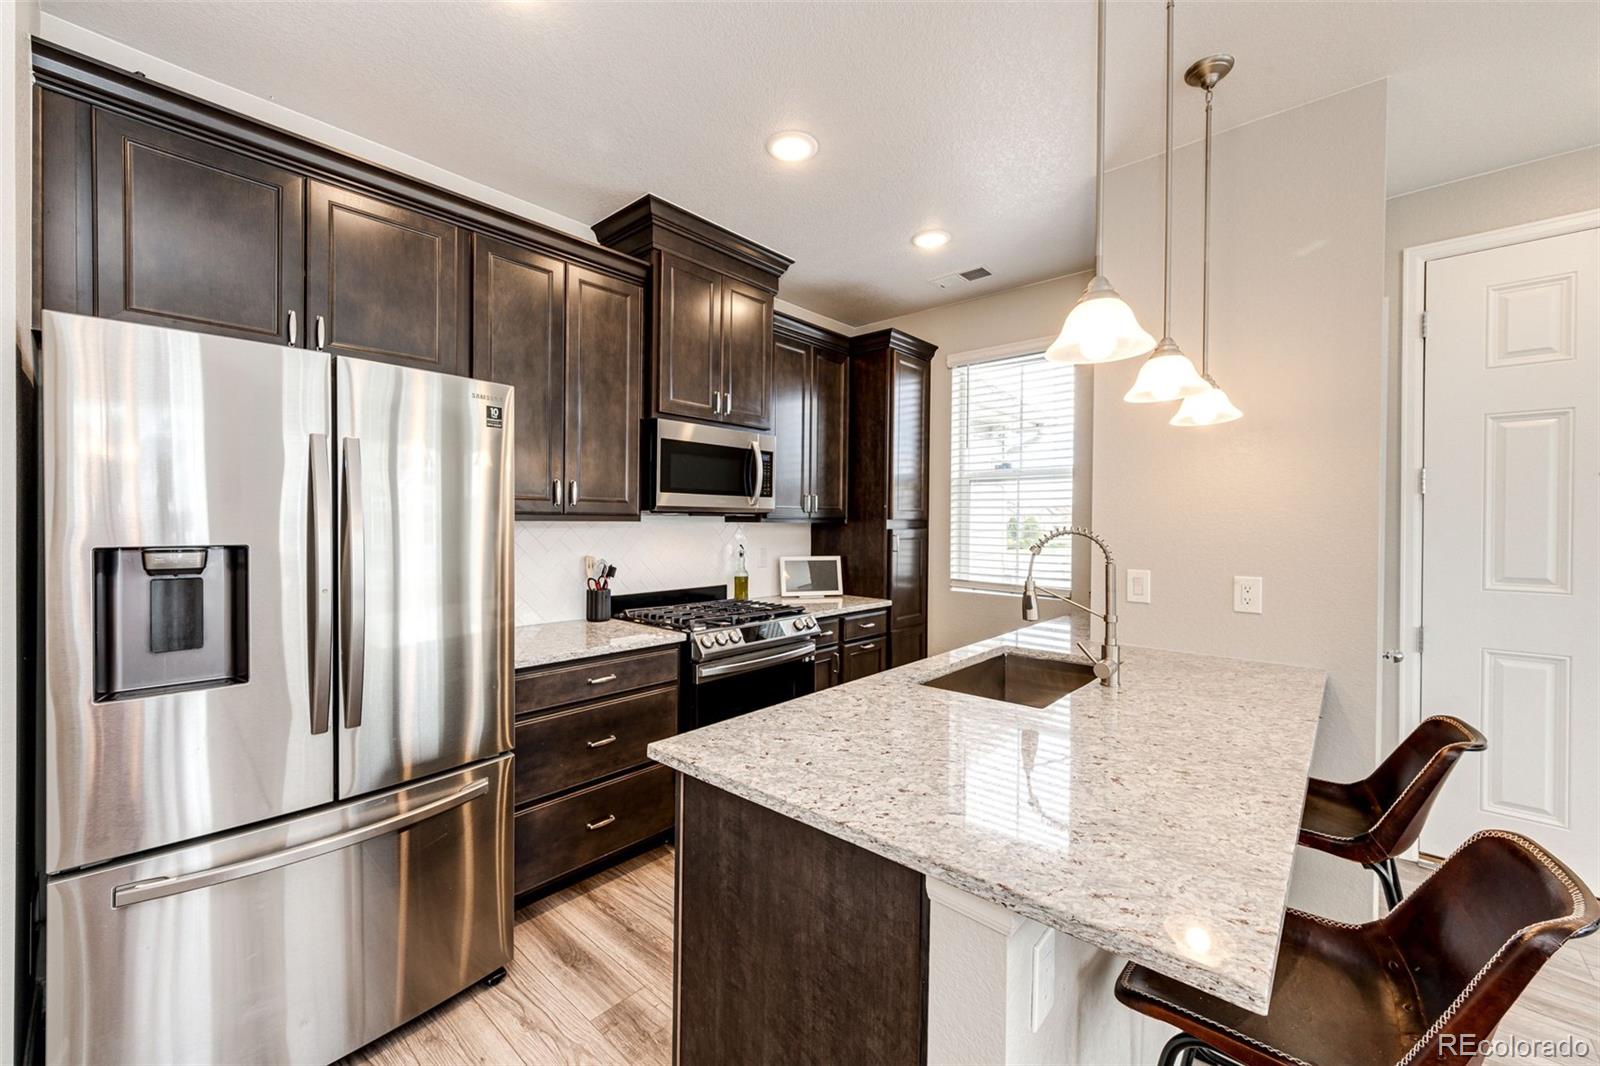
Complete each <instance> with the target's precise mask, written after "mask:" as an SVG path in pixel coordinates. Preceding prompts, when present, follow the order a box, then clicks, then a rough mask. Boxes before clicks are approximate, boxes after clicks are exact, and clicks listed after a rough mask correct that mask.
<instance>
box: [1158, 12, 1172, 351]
mask: <svg viewBox="0 0 1600 1066" xmlns="http://www.w3.org/2000/svg"><path fill="white" fill-rule="evenodd" d="M1173 3H1174V0H1167V71H1166V74H1167V82H1166V85H1167V96H1166V109H1167V150H1166V152H1165V153H1163V155H1162V156H1161V175H1162V181H1163V182H1164V183H1165V185H1166V201H1167V202H1166V212H1167V215H1166V241H1165V247H1166V251H1165V253H1164V254H1165V257H1166V263H1165V268H1166V284H1165V285H1164V286H1163V287H1162V288H1163V291H1162V294H1161V339H1162V340H1163V341H1170V340H1172V8H1173Z"/></svg>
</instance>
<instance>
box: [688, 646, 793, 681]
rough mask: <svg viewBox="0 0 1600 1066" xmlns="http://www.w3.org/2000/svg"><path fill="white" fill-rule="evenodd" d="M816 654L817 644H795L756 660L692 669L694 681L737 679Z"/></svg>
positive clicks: (713, 664) (742, 660) (715, 664)
mask: <svg viewBox="0 0 1600 1066" xmlns="http://www.w3.org/2000/svg"><path fill="white" fill-rule="evenodd" d="M816 654H817V642H816V641H814V640H808V641H806V642H805V643H804V644H797V645H796V646H794V647H793V648H789V649H786V650H784V651H780V652H774V653H773V654H771V655H763V656H761V657H760V658H756V659H740V660H738V661H736V662H731V663H711V664H709V665H707V666H696V667H695V668H694V679H695V681H697V682H698V681H714V680H716V679H717V678H719V677H737V676H738V675H739V674H748V673H750V672H751V671H752V670H761V669H764V668H766V667H768V666H778V665H781V664H782V663H792V662H794V661H796V660H797V659H805V658H809V657H812V656H815V655H816Z"/></svg>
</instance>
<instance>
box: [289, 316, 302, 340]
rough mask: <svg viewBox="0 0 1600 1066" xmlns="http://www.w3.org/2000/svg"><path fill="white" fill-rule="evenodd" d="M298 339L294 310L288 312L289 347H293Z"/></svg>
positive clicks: (298, 331)
mask: <svg viewBox="0 0 1600 1066" xmlns="http://www.w3.org/2000/svg"><path fill="white" fill-rule="evenodd" d="M299 341H300V327H299V324H298V323H296V322H295V317H294V312H293V311H290V312H289V347H291V348H293V347H294V346H295V345H296V344H298V343H299Z"/></svg>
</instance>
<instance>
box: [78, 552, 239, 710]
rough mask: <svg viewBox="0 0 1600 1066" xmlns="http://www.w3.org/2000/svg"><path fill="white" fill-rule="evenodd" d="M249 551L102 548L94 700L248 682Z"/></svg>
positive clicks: (97, 556) (97, 555)
mask: <svg viewBox="0 0 1600 1066" xmlns="http://www.w3.org/2000/svg"><path fill="white" fill-rule="evenodd" d="M248 554H249V549H248V548H244V547H228V546H218V545H206V546H199V547H161V548H143V547H141V548H96V549H95V552H94V598H95V604H94V607H95V610H94V617H95V622H94V624H95V635H94V636H95V699H96V700H99V701H106V700H126V699H134V698H138V697H140V696H153V695H157V694H160V693H164V692H178V691H183V690H187V689H196V688H214V687H216V686H218V685H235V684H239V683H241V682H243V681H246V680H248V679H249V673H250V671H249V643H250V641H249V620H248V613H249V612H248V610H247V601H248V588H247V572H248V567H247V565H246V561H247V558H248Z"/></svg>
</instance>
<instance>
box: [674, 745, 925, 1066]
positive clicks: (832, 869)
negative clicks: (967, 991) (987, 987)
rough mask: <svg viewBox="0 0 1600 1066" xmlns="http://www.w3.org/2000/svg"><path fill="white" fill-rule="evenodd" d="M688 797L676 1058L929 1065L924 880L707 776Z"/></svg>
mask: <svg viewBox="0 0 1600 1066" xmlns="http://www.w3.org/2000/svg"><path fill="white" fill-rule="evenodd" d="M678 802H679V813H678V848H677V879H678V906H677V911H676V923H677V935H676V937H675V940H676V944H677V960H676V963H677V964H676V976H675V981H674V988H673V1024H674V1030H675V1032H674V1045H675V1048H676V1055H675V1056H674V1061H675V1062H677V1063H679V1064H681V1066H702V1064H720V1063H734V1062H740V1063H776V1062H782V1063H818V1064H824V1063H825V1064H830V1066H831V1064H835V1063H886V1064H899V1063H905V1064H912V1063H920V1062H922V1061H923V1060H924V1059H925V1058H926V1056H927V1046H926V1045H927V1028H928V1022H927V1012H928V1002H927V999H928V996H927V989H928V906H927V896H926V894H925V892H924V889H923V884H922V875H921V874H919V873H917V872H916V871H914V870H911V869H909V868H907V867H904V866H901V865H899V864H898V863H895V862H891V861H890V860H888V859H885V858H882V857H881V856H878V855H874V854H872V853H871V852H869V851H867V850H865V849H864V848H859V847H856V846H855V845H854V844H849V843H846V842H845V841H842V840H840V839H838V838H837V837H833V836H830V835H828V834H827V833H823V832H821V831H819V830H816V829H813V828H811V827H810V826H807V825H802V824H801V823H799V822H796V821H794V820H792V819H789V818H785V817H783V816H782V815H780V814H778V813H776V812H774V811H771V810H768V809H767V808H765V807H761V806H758V805H757V804H754V803H751V802H749V801H748V800H745V799H741V798H739V797H737V796H734V795H731V794H730V793H727V792H723V791H722V790H720V789H716V788H713V787H712V786H710V785H707V784H705V783H704V782H701V781H696V780H694V779H693V778H688V777H682V778H680V779H679V797H678Z"/></svg>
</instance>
